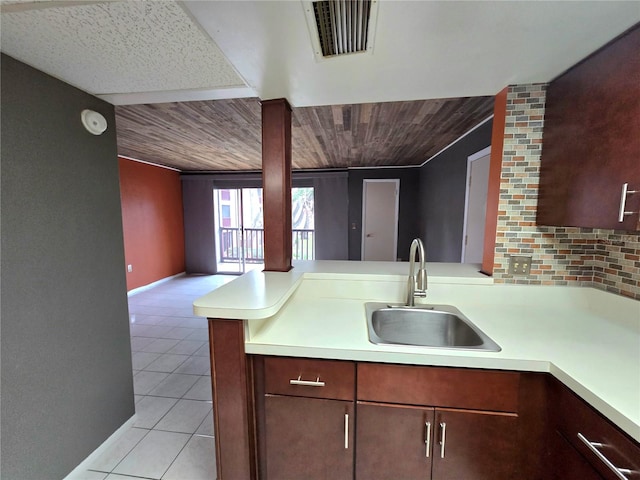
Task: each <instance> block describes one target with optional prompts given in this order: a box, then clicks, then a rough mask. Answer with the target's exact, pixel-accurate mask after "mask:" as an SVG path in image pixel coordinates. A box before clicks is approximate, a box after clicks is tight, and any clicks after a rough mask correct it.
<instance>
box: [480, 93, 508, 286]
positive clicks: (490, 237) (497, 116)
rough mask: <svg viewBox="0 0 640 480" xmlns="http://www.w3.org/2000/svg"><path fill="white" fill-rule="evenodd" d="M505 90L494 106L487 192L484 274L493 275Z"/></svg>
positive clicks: (505, 103) (505, 105) (498, 96)
mask: <svg viewBox="0 0 640 480" xmlns="http://www.w3.org/2000/svg"><path fill="white" fill-rule="evenodd" d="M508 91H509V87H505V88H503V89H502V90H501V91H500V92H498V93H497V94H496V97H495V103H494V105H493V130H492V133H491V159H490V160H489V190H488V191H487V216H486V220H485V225H484V251H483V255H482V269H481V271H482V272H483V273H486V274H487V275H493V261H494V257H495V250H496V228H497V227H498V215H499V212H498V203H499V200H500V174H501V172H502V152H503V150H504V127H505V119H506V116H507V92H508Z"/></svg>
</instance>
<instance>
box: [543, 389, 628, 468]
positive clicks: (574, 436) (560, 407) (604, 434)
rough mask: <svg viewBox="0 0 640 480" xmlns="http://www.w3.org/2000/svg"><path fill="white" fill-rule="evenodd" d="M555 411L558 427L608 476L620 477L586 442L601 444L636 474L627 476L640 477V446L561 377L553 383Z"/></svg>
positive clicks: (612, 459)
mask: <svg viewBox="0 0 640 480" xmlns="http://www.w3.org/2000/svg"><path fill="white" fill-rule="evenodd" d="M552 399H553V403H552V404H553V405H555V407H554V408H553V410H552V415H553V417H554V422H555V424H556V427H557V429H558V431H559V432H560V433H562V435H564V437H565V438H566V439H567V440H568V441H569V443H571V444H572V445H573V447H574V448H575V449H576V450H578V451H579V452H580V453H581V454H582V455H583V456H584V457H585V458H586V459H587V461H589V463H591V465H592V466H593V467H594V468H595V469H596V470H598V472H599V473H600V475H602V476H603V477H604V478H606V479H609V478H610V479H616V478H620V477H617V476H616V475H615V474H614V473H613V472H612V471H611V469H610V468H609V467H608V466H607V465H606V464H605V461H604V460H603V459H602V458H599V456H598V454H596V453H595V452H594V451H593V450H592V449H590V448H589V447H588V446H587V444H586V442H597V443H601V444H602V446H601V447H598V448H597V450H598V451H599V452H600V453H601V454H602V455H604V456H605V457H606V458H607V459H608V460H609V461H610V462H611V463H612V464H613V465H615V466H616V467H618V468H627V469H630V470H633V471H634V473H631V474H625V476H626V478H629V479H630V480H631V479H634V480H635V479H640V445H639V444H638V443H637V442H635V441H634V440H633V439H631V438H629V437H627V436H626V435H625V434H624V433H623V432H621V431H620V430H619V429H618V428H617V427H616V426H615V425H613V424H612V423H610V422H609V421H608V420H607V419H606V418H604V417H603V416H602V415H600V413H598V412H597V411H596V410H595V409H593V408H592V407H591V406H590V405H588V404H587V403H586V402H585V401H584V400H582V399H581V398H579V397H578V396H577V395H576V394H574V393H573V392H572V391H571V390H569V389H568V388H567V387H565V386H564V385H562V384H561V383H560V382H558V381H557V380H554V381H553V382H552ZM578 434H580V435H581V436H582V439H581V438H580V437H579V436H578Z"/></svg>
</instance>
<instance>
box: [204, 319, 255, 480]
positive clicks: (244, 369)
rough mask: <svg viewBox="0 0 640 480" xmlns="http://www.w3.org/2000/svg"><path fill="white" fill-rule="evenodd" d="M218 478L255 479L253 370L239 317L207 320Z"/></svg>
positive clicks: (234, 479) (227, 479) (223, 479)
mask: <svg viewBox="0 0 640 480" xmlns="http://www.w3.org/2000/svg"><path fill="white" fill-rule="evenodd" d="M209 349H210V353H211V384H212V388H213V422H214V427H215V443H216V468H217V473H218V480H253V479H255V478H257V456H256V443H255V442H256V439H255V427H254V425H255V422H254V417H255V415H254V408H253V373H252V372H253V370H252V367H251V363H250V362H248V361H247V356H246V355H245V352H244V325H243V322H242V320H221V319H215V318H210V319H209Z"/></svg>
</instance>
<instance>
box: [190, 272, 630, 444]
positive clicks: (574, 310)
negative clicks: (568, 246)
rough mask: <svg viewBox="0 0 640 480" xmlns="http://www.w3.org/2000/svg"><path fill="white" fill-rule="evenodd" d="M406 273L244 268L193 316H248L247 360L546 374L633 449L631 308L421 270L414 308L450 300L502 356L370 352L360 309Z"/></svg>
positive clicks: (391, 291) (620, 301)
mask: <svg viewBox="0 0 640 480" xmlns="http://www.w3.org/2000/svg"><path fill="white" fill-rule="evenodd" d="M474 267H476V268H474ZM407 271H408V264H407V263H400V262H398V263H394V262H388V263H387V262H321V261H318V262H304V263H302V264H298V265H296V267H295V268H294V269H293V270H292V271H290V272H286V273H274V272H267V273H263V272H255V271H254V272H250V273H249V274H247V275H245V276H242V277H239V278H238V279H236V280H234V281H232V282H230V283H228V284H226V285H224V286H223V287H220V288H219V289H217V290H215V291H214V292H212V293H210V294H209V295H207V296H205V297H202V298H200V299H198V300H197V301H196V302H195V303H194V311H195V313H196V314H198V315H203V316H208V317H213V318H238V319H246V320H248V321H247V322H245V325H246V326H245V332H246V340H245V351H246V352H247V353H250V354H263V355H282V356H298V357H312V358H329V359H342V360H355V361H374V362H385V363H403V364H413V365H439V366H452V367H467V368H488V369H503V370H519V371H535V372H549V373H551V374H552V375H554V376H555V377H556V378H558V379H559V380H560V381H562V382H563V383H564V384H565V385H567V386H568V387H569V388H570V389H572V390H573V391H574V392H575V393H577V394H578V395H579V396H580V397H582V398H583V399H584V400H585V401H587V402H588V403H589V404H591V405H592V406H593V407H594V408H596V409H597V410H599V411H600V412H601V413H602V414H603V415H605V416H606V417H607V418H609V419H610V420H611V421H612V422H614V423H615V424H616V425H618V426H619V427H620V428H621V429H622V430H624V431H625V432H627V433H628V434H629V435H630V436H631V437H633V438H634V439H636V440H637V441H639V442H640V302H638V301H634V300H630V299H627V298H623V297H620V296H617V295H612V294H609V293H605V292H602V291H600V290H595V289H592V288H578V287H545V286H519V285H494V284H493V280H492V279H491V278H489V277H486V276H484V275H482V274H480V273H478V272H477V266H469V265H460V264H428V266H427V271H428V274H429V289H428V296H427V299H426V300H425V301H426V303H434V304H452V305H455V306H456V307H458V308H459V309H460V310H461V311H462V313H463V314H464V315H465V316H466V317H467V318H469V319H470V320H471V321H472V322H473V323H474V324H475V325H476V326H478V327H479V328H480V329H481V330H482V331H484V332H485V333H486V334H487V335H488V336H489V337H491V338H492V339H493V340H494V341H495V342H497V343H498V344H499V345H500V346H501V347H502V351H500V352H478V351H472V350H454V349H442V348H428V347H412V346H400V345H398V346H383V345H374V344H372V343H370V342H369V340H368V333H367V326H366V319H365V311H364V303H365V302H367V301H382V302H401V301H402V300H403V298H404V295H405V290H406V277H407Z"/></svg>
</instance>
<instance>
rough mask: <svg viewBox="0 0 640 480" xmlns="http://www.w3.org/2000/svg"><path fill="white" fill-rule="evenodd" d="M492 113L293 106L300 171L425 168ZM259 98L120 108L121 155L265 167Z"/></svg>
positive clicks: (463, 101)
mask: <svg viewBox="0 0 640 480" xmlns="http://www.w3.org/2000/svg"><path fill="white" fill-rule="evenodd" d="M492 113H493V97H471V98H450V99H437V100H420V101H409V102H387V103H367V104H359V105H332V106H321V107H301V108H294V109H293V121H292V123H293V124H292V157H293V168H294V169H326V168H349V167H379V166H400V165H420V164H421V163H423V162H424V161H425V160H427V159H428V158H429V157H431V156H433V155H434V154H436V153H438V152H439V151H440V150H441V149H442V148H444V147H446V146H447V145H449V144H450V143H451V142H452V141H454V140H455V139H456V138H458V137H459V136H461V135H462V134H464V133H465V132H467V131H468V130H470V129H471V128H472V127H474V126H475V125H477V124H479V123H480V122H481V121H483V120H485V119H486V118H487V117H489V116H490V115H491V114H492ZM260 123H261V122H260V102H259V100H258V99H257V98H243V99H233V100H211V101H198V102H181V103H164V104H155V105H153V104H150V105H127V106H118V107H116V130H117V137H118V154H119V155H123V156H126V157H131V158H135V159H138V160H144V161H147V162H151V163H156V164H159V165H166V166H169V167H173V168H177V169H178V170H181V171H246V170H260V167H261V131H260Z"/></svg>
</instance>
